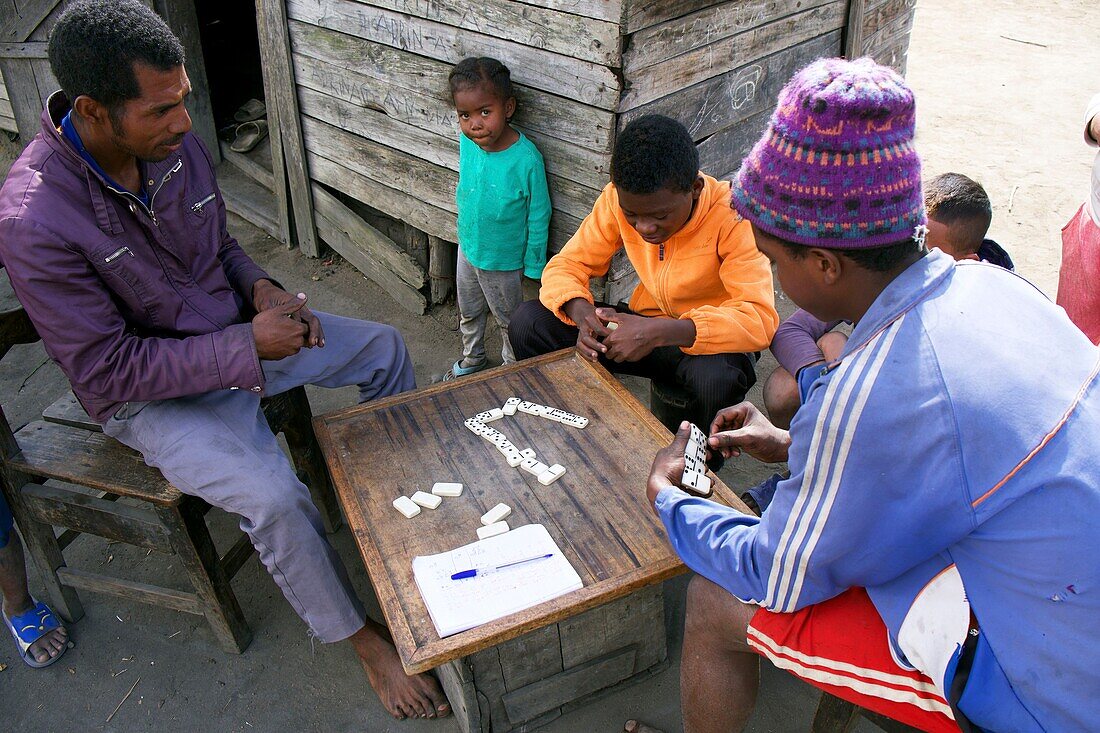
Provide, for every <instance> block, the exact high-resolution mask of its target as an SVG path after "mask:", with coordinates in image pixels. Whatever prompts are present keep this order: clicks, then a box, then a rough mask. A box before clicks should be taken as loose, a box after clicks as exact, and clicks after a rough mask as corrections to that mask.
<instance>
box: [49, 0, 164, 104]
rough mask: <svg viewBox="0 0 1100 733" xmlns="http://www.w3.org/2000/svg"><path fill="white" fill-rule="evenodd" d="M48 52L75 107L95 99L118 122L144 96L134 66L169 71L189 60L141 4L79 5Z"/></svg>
mask: <svg viewBox="0 0 1100 733" xmlns="http://www.w3.org/2000/svg"><path fill="white" fill-rule="evenodd" d="M47 52H48V54H49V58H50V69H52V70H53V74H54V76H56V77H57V81H58V82H59V83H60V84H61V90H62V91H63V92H64V93H65V96H67V97H68V98H69V101H70V102H72V101H73V100H75V99H76V98H77V97H79V96H88V97H91V98H92V99H94V100H95V101H97V102H99V103H100V104H102V105H103V106H105V107H106V108H107V110H108V112H109V113H110V114H111V116H112V119H116V120H117V117H116V116H115V115H116V113H117V112H118V111H119V109H120V108H121V106H122V104H123V103H124V102H126V101H127V100H130V99H135V98H136V97H139V96H141V88H140V87H139V86H138V82H137V77H136V76H135V75H134V64H135V63H142V64H146V65H148V66H151V67H153V68H154V69H157V70H159V71H168V70H169V69H172V68H175V67H177V66H182V65H183V62H184V59H185V55H184V52H183V45H182V44H181V43H180V41H179V39H178V38H176V35H175V34H174V33H172V30H171V29H170V28H169V27H168V25H167V24H166V23H165V22H164V21H163V20H161V19H160V16H158V15H157V14H156V13H154V12H153V11H152V10H150V9H149V8H147V7H145V6H144V5H142V4H141V3H140V2H138V1H137V0H84V1H83V2H78V3H74V4H73V5H71V6H69V7H68V8H67V9H66V10H65V12H63V13H62V14H61V16H60V17H59V18H58V20H57V25H55V26H54V28H53V31H52V32H51V33H50V41H49V45H48V48H47Z"/></svg>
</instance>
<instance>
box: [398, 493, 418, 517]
mask: <svg viewBox="0 0 1100 733" xmlns="http://www.w3.org/2000/svg"><path fill="white" fill-rule="evenodd" d="M393 508H394V509H396V510H397V511H399V512H401V513H402V514H404V515H405V518H406V519H412V518H413V517H415V516H416V515H417V514H419V513H420V507H419V506H417V504H416V502H414V501H413V500H412V499H410V498H409V497H407V496H399V497H397V498H396V499H394V500H393Z"/></svg>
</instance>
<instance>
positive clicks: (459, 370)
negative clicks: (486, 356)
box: [443, 359, 489, 382]
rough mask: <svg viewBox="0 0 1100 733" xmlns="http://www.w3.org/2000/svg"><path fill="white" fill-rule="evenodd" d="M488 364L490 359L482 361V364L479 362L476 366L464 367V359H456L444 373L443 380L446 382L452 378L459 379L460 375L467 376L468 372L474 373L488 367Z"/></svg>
mask: <svg viewBox="0 0 1100 733" xmlns="http://www.w3.org/2000/svg"><path fill="white" fill-rule="evenodd" d="M487 366H489V362H488V361H483V362H481V363H480V364H478V365H476V366H468V367H464V366H462V359H459V360H458V361H456V362H455V363H454V364H453V365H452V366H451V368H450V369H448V370H447V373H446V374H444V375H443V381H444V382H449V381H451V380H452V379H458V378H459V377H465V376H466V375H467V374H473V373H474V372H480V371H481V370H482V369H484V368H486V367H487Z"/></svg>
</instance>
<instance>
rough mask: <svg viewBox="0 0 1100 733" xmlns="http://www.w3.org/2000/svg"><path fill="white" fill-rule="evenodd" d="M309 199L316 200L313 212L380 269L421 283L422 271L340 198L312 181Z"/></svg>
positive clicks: (416, 284)
mask: <svg viewBox="0 0 1100 733" xmlns="http://www.w3.org/2000/svg"><path fill="white" fill-rule="evenodd" d="M313 198H314V200H315V201H316V203H317V211H318V212H320V213H322V214H324V215H325V216H326V217H327V218H328V220H329V221H330V222H332V223H333V224H335V225H336V226H337V227H338V228H339V229H340V231H342V232H343V233H344V234H345V236H346V237H347V238H348V239H349V240H350V241H351V242H352V243H354V244H355V245H356V249H357V250H359V251H360V252H362V253H363V254H364V255H365V256H366V257H367V258H368V259H370V260H371V261H372V262H377V263H378V264H380V265H381V266H382V268H383V271H385V272H387V273H389V274H390V276H392V277H397V278H400V279H401V280H402V281H404V282H405V283H406V284H407V285H408V286H409V287H411V288H413V289H414V290H419V289H420V288H421V287H423V286H424V283H425V282H426V276H425V274H424V270H423V269H422V268H421V267H420V265H418V264H417V263H416V261H415V260H414V259H413V258H412V257H410V256H409V255H408V254H407V253H405V252H404V251H402V250H401V248H400V247H399V246H398V245H397V243H396V242H394V241H393V240H392V239H390V238H389V237H387V236H386V235H384V234H383V233H382V232H380V231H378V230H377V229H375V228H374V227H372V226H371V225H370V224H368V223H367V222H366V221H364V220H363V218H362V217H361V216H359V215H358V214H356V213H355V212H354V211H352V210H351V209H349V208H348V207H347V206H345V205H344V204H342V203H340V199H338V198H336V196H334V195H333V194H331V193H329V192H328V191H326V190H325V189H324V187H322V186H319V185H318V184H316V183H314V184H313ZM352 264H355V263H352Z"/></svg>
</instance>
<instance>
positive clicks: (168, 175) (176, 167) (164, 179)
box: [107, 158, 183, 227]
mask: <svg viewBox="0 0 1100 733" xmlns="http://www.w3.org/2000/svg"><path fill="white" fill-rule="evenodd" d="M182 168H183V158H180V159H179V160H177V161H176V164H175V165H174V166H172V167H171V168H169V169H168V170H167V171H165V173H164V175H163V176H162V177H161V179H160V183H159V184H157V187H156V190H154V191H153V192H152V193H151V194H149V205H148V206H146V205H145V204H144V203H142V201H141V199H140V198H138V197H137V196H135V195H134V194H132V193H130V192H129V191H120V190H119V189H117V188H115V187H113V186H107V188H108V190H110V191H114V192H115V193H117V194H118V195H119V196H125V197H128V198H129V199H130V200H131V201H134V202H135V203H137V205H138V206H140V207H141V210H142V211H144V212H145V213H146V214H148V215H149V218H150V219H152V220H153V226H155V227H159V226H160V222H159V221H158V220H157V212H156V210H155V209H153V200H154V199H155V198H156V197H157V194H158V193H160V190H161V189H162V188H164V184H165V183H168V180H169V179H170V178H171V177H172V174H174V173H177V172H179V171H180V169H182Z"/></svg>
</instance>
